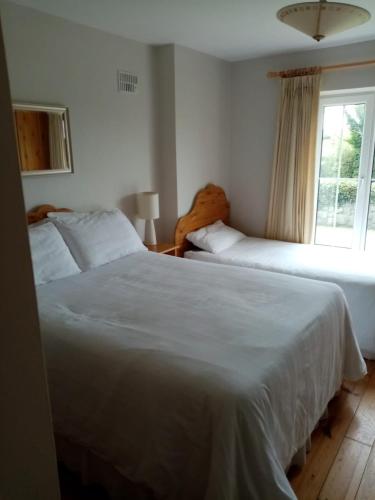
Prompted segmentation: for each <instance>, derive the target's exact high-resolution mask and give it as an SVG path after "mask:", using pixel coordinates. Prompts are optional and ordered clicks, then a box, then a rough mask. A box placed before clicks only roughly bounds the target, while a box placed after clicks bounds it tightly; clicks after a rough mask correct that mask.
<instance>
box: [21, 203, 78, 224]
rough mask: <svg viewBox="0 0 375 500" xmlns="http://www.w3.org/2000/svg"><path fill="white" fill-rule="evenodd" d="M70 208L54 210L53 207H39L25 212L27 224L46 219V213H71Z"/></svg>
mask: <svg viewBox="0 0 375 500" xmlns="http://www.w3.org/2000/svg"><path fill="white" fill-rule="evenodd" d="M71 211H72V210H70V208H56V207H54V206H53V205H40V206H39V207H37V208H34V209H33V210H30V211H29V212H27V223H28V224H34V222H39V221H41V220H43V219H45V218H46V217H47V214H48V212H71Z"/></svg>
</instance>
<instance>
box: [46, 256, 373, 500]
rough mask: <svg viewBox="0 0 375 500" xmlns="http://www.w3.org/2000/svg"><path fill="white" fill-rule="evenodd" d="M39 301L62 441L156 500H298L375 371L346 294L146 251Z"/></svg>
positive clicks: (58, 286)
mask: <svg viewBox="0 0 375 500" xmlns="http://www.w3.org/2000/svg"><path fill="white" fill-rule="evenodd" d="M37 295H38V306H39V311H40V321H41V329H42V334H43V341H44V346H45V352H46V362H47V368H48V378H49V386H50V395H51V405H52V411H53V421H54V426H55V430H56V432H57V433H58V434H60V435H62V436H64V437H65V438H67V439H69V440H71V441H72V442H75V443H78V444H80V445H82V446H84V447H86V448H88V449H90V450H91V451H93V452H94V453H96V454H97V455H98V456H100V457H102V458H103V459H104V460H107V461H108V462H110V463H111V464H113V465H114V467H116V468H117V470H119V471H120V472H121V474H123V475H124V476H126V477H127V478H128V479H130V480H131V481H134V482H136V483H141V484H144V485H147V486H148V487H150V488H151V489H152V491H153V492H154V495H155V497H156V498H163V499H179V500H191V499H205V500H224V499H228V498H230V499H231V500H245V499H251V500H256V499H259V500H264V499H266V498H272V499H274V500H278V499H291V498H295V496H294V493H293V491H292V489H291V487H290V485H289V482H288V480H287V478H286V475H285V468H286V467H287V466H288V464H289V462H290V460H291V458H292V457H293V455H294V454H295V452H296V451H297V450H298V449H299V448H300V447H301V446H302V445H303V444H304V443H305V441H306V439H307V437H308V436H309V435H310V433H311V432H312V430H313V428H314V426H315V424H316V422H317V421H318V419H319V418H320V416H321V415H322V413H323V411H324V409H325V408H326V405H327V403H328V401H329V400H330V399H331V398H332V397H333V395H334V393H335V392H336V390H337V389H338V388H339V386H340V383H341V380H342V378H343V377H346V378H348V379H358V378H360V377H361V376H362V375H363V374H364V373H365V371H366V368H365V364H364V361H363V359H362V357H361V355H360V353H359V349H358V346H357V343H356V340H355V337H354V335H353V333H352V329H351V323H350V317H349V314H348V311H347V306H346V301H345V299H344V296H343V293H342V291H341V290H340V288H339V287H337V286H336V285H334V284H329V283H322V282H320V281H312V280H306V279H301V278H295V277H292V276H287V275H282V274H274V273H265V272H264V271H258V270H252V269H247V270H245V271H244V270H243V269H240V268H236V267H230V266H219V265H214V264H212V265H207V264H204V263H201V262H194V261H191V260H187V259H178V258H172V257H169V256H165V255H158V254H154V253H151V252H140V253H137V254H133V255H130V256H128V257H125V258H122V259H119V260H117V261H115V262H112V263H110V264H107V265H104V266H101V267H98V268H96V269H93V270H90V271H88V272H85V273H82V274H81V275H75V276H71V277H69V278H64V279H61V280H58V281H55V282H52V283H49V284H47V285H42V286H40V287H38V289H37Z"/></svg>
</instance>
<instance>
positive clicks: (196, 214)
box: [174, 184, 230, 256]
mask: <svg viewBox="0 0 375 500" xmlns="http://www.w3.org/2000/svg"><path fill="white" fill-rule="evenodd" d="M229 212H230V205H229V201H228V200H227V197H226V195H225V192H224V189H222V188H221V187H220V186H215V184H208V185H207V186H206V187H205V188H204V189H201V190H200V191H198V193H197V194H196V196H195V198H194V201H193V205H192V207H191V209H190V212H188V213H187V214H186V215H184V216H183V217H180V218H179V219H178V221H177V225H176V229H175V234H174V240H175V245H176V246H177V247H178V255H179V256H183V255H184V252H186V250H189V249H190V248H192V247H193V245H192V244H191V243H190V242H189V241H188V240H187V239H186V235H187V234H188V233H190V232H191V231H196V230H197V229H200V228H201V227H204V226H208V225H209V224H213V223H214V222H216V221H218V220H222V221H223V222H224V223H225V224H229Z"/></svg>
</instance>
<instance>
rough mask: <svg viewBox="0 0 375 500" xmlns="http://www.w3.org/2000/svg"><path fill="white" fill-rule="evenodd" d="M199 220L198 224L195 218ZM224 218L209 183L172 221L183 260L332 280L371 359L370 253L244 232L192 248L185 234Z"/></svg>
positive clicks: (373, 283) (216, 190)
mask: <svg viewBox="0 0 375 500" xmlns="http://www.w3.org/2000/svg"><path fill="white" fill-rule="evenodd" d="M202 219H203V220H204V223H203V224H202V223H201V221H202ZM219 219H222V220H223V221H224V222H226V223H228V221H229V203H228V201H227V199H226V196H225V193H224V191H223V190H222V189H221V188H220V187H218V186H213V185H209V186H207V188H205V189H203V190H201V191H200V192H199V193H198V195H197V197H196V200H195V202H194V204H193V207H192V210H191V211H190V212H189V213H188V214H187V215H186V216H184V217H182V218H181V219H180V220H179V222H178V223H177V228H176V242H177V243H178V244H179V245H180V247H181V248H182V252H183V253H184V256H185V257H186V258H188V259H193V260H199V261H203V262H209V263H217V264H225V265H231V266H239V267H242V268H253V269H261V270H264V271H271V272H277V273H284V274H289V275H293V276H299V277H303V278H309V279H316V280H321V281H328V282H332V283H336V284H337V285H339V286H340V288H341V289H342V290H343V291H344V294H345V297H346V300H347V302H348V305H349V310H350V314H351V318H352V322H353V328H354V331H355V334H356V336H357V339H358V342H359V345H360V348H361V351H362V354H363V355H364V356H365V357H366V358H368V359H375V264H374V259H373V257H372V255H369V254H365V253H364V252H355V251H352V250H348V249H344V248H335V247H327V246H321V245H303V244H298V243H288V242H284V241H276V240H267V239H263V238H253V237H246V238H243V239H241V240H240V241H238V242H236V243H235V244H233V245H231V246H230V247H229V248H227V249H225V250H224V251H220V252H218V253H212V252H207V251H202V250H201V249H199V248H192V245H191V244H190V243H189V242H188V241H187V239H186V234H187V233H188V232H190V231H195V230H197V229H199V228H201V227H204V226H205V225H207V224H212V223H214V222H215V221H217V220H219Z"/></svg>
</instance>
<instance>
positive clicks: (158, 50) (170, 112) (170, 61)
mask: <svg viewBox="0 0 375 500" xmlns="http://www.w3.org/2000/svg"><path fill="white" fill-rule="evenodd" d="M154 50H155V71H156V77H157V99H156V102H157V117H158V121H157V127H156V131H157V154H158V165H159V170H158V174H159V175H158V178H157V179H156V185H157V189H158V191H159V195H160V196H159V200H160V201H159V203H160V220H159V221H157V226H156V228H157V232H158V236H159V240H160V239H161V241H173V232H174V228H175V225H176V219H177V213H178V199H177V196H178V195H177V163H176V100H175V87H176V85H175V84H176V82H175V48H174V46H173V45H163V46H161V47H155V49H154Z"/></svg>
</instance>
